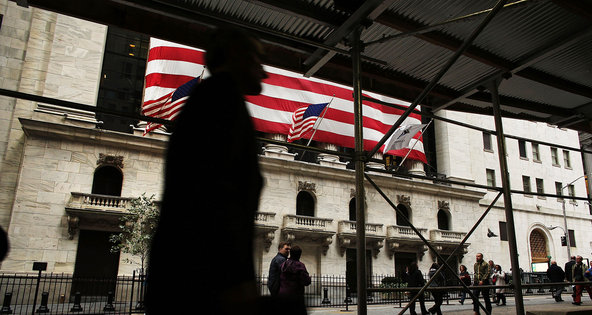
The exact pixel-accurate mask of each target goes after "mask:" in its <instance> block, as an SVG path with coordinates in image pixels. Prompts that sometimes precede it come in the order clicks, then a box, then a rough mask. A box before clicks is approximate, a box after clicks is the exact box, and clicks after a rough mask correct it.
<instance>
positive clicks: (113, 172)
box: [92, 165, 123, 196]
mask: <svg viewBox="0 0 592 315" xmlns="http://www.w3.org/2000/svg"><path fill="white" fill-rule="evenodd" d="M122 183H123V174H122V173H121V170H119V169H118V168H117V167H115V166H111V165H104V166H100V167H99V168H97V169H96V170H95V175H94V178H93V185H92V193H93V194H97V195H108V196H121V185H122Z"/></svg>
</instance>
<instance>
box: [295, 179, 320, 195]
mask: <svg viewBox="0 0 592 315" xmlns="http://www.w3.org/2000/svg"><path fill="white" fill-rule="evenodd" d="M302 190H304V191H308V192H312V193H316V192H317V184H315V183H311V182H307V181H300V180H299V181H298V191H302Z"/></svg>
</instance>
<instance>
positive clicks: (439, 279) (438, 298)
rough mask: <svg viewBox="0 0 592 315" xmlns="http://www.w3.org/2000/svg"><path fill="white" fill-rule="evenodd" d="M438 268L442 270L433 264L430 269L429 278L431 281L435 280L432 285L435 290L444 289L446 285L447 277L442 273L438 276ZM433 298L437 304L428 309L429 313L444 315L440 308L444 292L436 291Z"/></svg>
mask: <svg viewBox="0 0 592 315" xmlns="http://www.w3.org/2000/svg"><path fill="white" fill-rule="evenodd" d="M438 268H440V266H439V265H438V263H433V264H432V267H430V271H429V272H428V276H429V277H430V279H432V278H433V280H432V282H431V283H430V287H433V288H435V287H443V286H445V285H446V277H445V276H444V273H442V272H440V273H439V274H438V275H436V271H437V270H438ZM432 296H433V297H434V303H435V304H434V306H432V307H430V308H429V309H428V312H430V313H431V314H438V315H442V310H440V307H441V306H442V297H443V296H444V292H443V291H440V290H434V291H432Z"/></svg>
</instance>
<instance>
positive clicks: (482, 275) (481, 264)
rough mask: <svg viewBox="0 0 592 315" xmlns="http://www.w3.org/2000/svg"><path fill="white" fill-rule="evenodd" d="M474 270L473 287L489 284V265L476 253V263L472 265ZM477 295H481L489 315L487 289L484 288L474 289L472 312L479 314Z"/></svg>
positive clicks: (489, 303) (480, 254)
mask: <svg viewBox="0 0 592 315" xmlns="http://www.w3.org/2000/svg"><path fill="white" fill-rule="evenodd" d="M473 269H474V279H473V285H474V286H477V287H478V286H484V285H488V284H489V283H490V276H491V271H490V268H489V265H488V264H487V262H486V261H485V260H483V254H482V253H478V254H477V255H476V261H475V264H474V265H473ZM479 294H483V300H484V301H485V309H486V310H487V312H488V313H490V314H491V309H492V308H491V301H490V300H489V289H486V288H476V289H474V290H473V295H474V296H475V299H474V300H473V311H474V312H475V314H480V313H479V300H478V299H479Z"/></svg>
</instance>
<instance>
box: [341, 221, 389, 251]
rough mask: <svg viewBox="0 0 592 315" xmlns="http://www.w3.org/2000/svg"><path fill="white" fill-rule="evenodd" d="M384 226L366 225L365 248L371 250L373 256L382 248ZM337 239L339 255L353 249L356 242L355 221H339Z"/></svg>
mask: <svg viewBox="0 0 592 315" xmlns="http://www.w3.org/2000/svg"><path fill="white" fill-rule="evenodd" d="M383 227H384V226H383V225H382V224H376V223H366V246H367V247H368V248H369V249H372V251H373V253H374V256H376V255H378V253H379V252H380V249H381V248H382V247H383V246H384V238H385V235H384V228H383ZM337 231H338V232H337V239H338V240H339V247H340V249H341V254H342V255H343V253H345V250H346V249H347V248H351V247H354V246H355V245H356V241H357V239H358V238H357V223H356V222H355V221H339V225H338V228H337Z"/></svg>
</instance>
